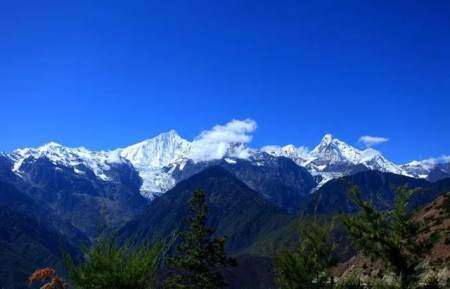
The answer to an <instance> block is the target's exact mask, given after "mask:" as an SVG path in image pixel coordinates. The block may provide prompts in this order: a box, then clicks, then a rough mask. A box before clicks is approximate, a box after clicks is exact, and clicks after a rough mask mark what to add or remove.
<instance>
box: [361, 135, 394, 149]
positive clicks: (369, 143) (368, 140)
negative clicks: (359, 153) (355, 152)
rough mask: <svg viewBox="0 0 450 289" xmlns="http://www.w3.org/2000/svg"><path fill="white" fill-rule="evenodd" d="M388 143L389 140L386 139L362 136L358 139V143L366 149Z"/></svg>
mask: <svg viewBox="0 0 450 289" xmlns="http://www.w3.org/2000/svg"><path fill="white" fill-rule="evenodd" d="M388 141H389V138H386V137H381V136H370V135H364V136H362V137H360V138H359V140H358V143H362V144H364V145H365V146H366V147H373V146H375V145H379V144H383V143H385V142H388Z"/></svg>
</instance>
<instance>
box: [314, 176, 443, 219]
mask: <svg viewBox="0 0 450 289" xmlns="http://www.w3.org/2000/svg"><path fill="white" fill-rule="evenodd" d="M352 186H357V187H358V188H359V189H360V191H361V193H362V196H363V198H364V199H367V200H370V201H371V202H373V204H374V205H375V206H376V207H378V208H382V209H383V208H389V207H390V206H391V205H392V204H393V201H394V198H395V194H396V189H397V188H398V187H400V186H407V187H409V188H411V189H415V188H420V189H421V190H420V191H419V192H418V193H416V194H415V195H414V196H413V198H412V200H411V204H412V206H414V207H418V206H421V205H423V204H425V203H427V202H430V201H431V200H433V199H435V198H436V197H437V196H438V195H439V194H442V193H445V192H447V191H449V190H450V181H447V180H442V181H439V182H436V183H430V182H428V181H426V180H424V179H415V178H410V177H405V176H401V175H395V174H391V173H382V172H378V171H365V172H361V173H357V174H355V175H351V176H346V177H342V178H339V179H335V180H331V181H329V182H328V183H326V184H324V185H323V186H322V187H321V188H320V189H318V190H317V191H316V192H315V193H314V194H312V195H311V197H310V198H311V200H310V201H309V207H308V210H307V212H308V213H313V212H315V213H318V214H327V215H330V214H334V213H338V212H347V213H352V212H355V211H356V207H355V206H354V205H353V204H352V202H351V201H350V200H349V198H348V191H349V189H350V188H351V187H352Z"/></svg>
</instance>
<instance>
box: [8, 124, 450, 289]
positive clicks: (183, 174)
mask: <svg viewBox="0 0 450 289" xmlns="http://www.w3.org/2000/svg"><path fill="white" fill-rule="evenodd" d="M204 150H206V151H204ZM449 163H450V162H449V160H448V159H446V158H441V159H440V160H439V161H436V160H424V161H414V162H411V163H408V164H403V165H398V164H395V163H393V162H391V161H389V160H387V159H386V158H385V157H384V156H383V155H382V154H381V153H380V152H378V151H376V150H374V149H371V148H368V149H365V150H360V149H357V148H355V147H353V146H351V145H348V144H346V143H345V142H343V141H341V140H339V139H337V138H335V137H333V136H332V135H330V134H327V135H325V136H324V137H323V139H322V140H321V141H320V143H319V144H318V145H317V146H316V147H315V148H314V149H313V150H311V151H308V150H306V149H304V148H303V147H297V146H294V145H287V146H266V147H263V148H260V149H251V148H247V147H246V146H245V144H244V143H240V142H238V141H237V142H235V143H231V144H227V145H222V144H220V143H219V144H217V143H211V142H206V143H205V142H203V141H201V140H198V139H195V140H193V141H188V140H185V139H183V138H181V137H180V136H179V135H178V134H177V133H176V132H175V131H169V132H167V133H163V134H160V135H159V136H157V137H155V138H152V139H149V140H145V141H143V142H140V143H137V144H135V145H132V146H129V147H125V148H119V149H114V150H110V151H91V150H88V149H86V148H83V147H78V148H69V147H65V146H62V145H60V144H57V143H54V142H51V143H48V144H45V145H43V146H40V147H37V148H23V149H17V150H15V151H13V152H11V153H8V154H6V153H0V215H1V216H3V218H0V245H1V247H2V248H3V251H2V250H0V276H1V277H2V278H0V287H1V288H8V289H18V288H26V284H25V283H24V280H25V279H26V277H27V273H28V272H29V271H31V270H32V269H33V268H36V266H44V265H51V266H56V267H57V268H60V267H61V264H62V263H61V254H60V250H59V249H58V248H60V247H61V248H63V249H64V250H65V251H68V252H70V253H71V254H73V255H75V256H80V255H81V252H80V251H79V249H78V248H79V247H80V244H89V243H90V242H91V241H92V240H94V239H95V238H96V237H97V236H98V235H99V234H101V233H102V232H105V231H107V232H110V231H114V232H116V233H117V235H118V236H119V237H120V238H121V239H122V240H131V241H133V242H135V243H140V242H148V241H151V240H164V239H167V238H170V237H171V236H173V235H174V234H176V232H177V231H178V230H180V229H183V222H181V221H182V219H183V218H184V217H185V215H186V207H187V203H188V201H189V199H190V196H191V193H192V191H194V190H196V189H203V190H204V191H205V192H206V201H207V203H208V206H209V208H210V210H209V215H208V216H209V218H208V222H209V224H210V225H211V226H213V227H214V228H216V232H217V234H218V235H220V236H222V235H226V236H227V246H226V250H227V252H228V253H230V254H232V255H235V256H236V257H237V258H238V259H239V260H241V261H242V263H243V264H246V265H245V267H242V266H241V267H238V268H236V270H234V271H230V272H227V274H228V275H229V276H232V277H230V278H232V280H230V283H231V284H239V285H236V286H235V287H232V288H252V289H253V288H255V287H254V285H252V284H255V283H254V282H255V280H253V279H248V278H247V279H245V278H246V277H245V276H247V275H248V274H247V273H248V272H258V274H257V275H258V276H259V277H258V278H260V279H259V280H256V281H257V282H259V284H260V285H261V286H259V287H256V288H272V287H270V284H271V283H270V282H273V278H272V277H273V276H272V275H273V272H271V271H270V270H271V265H270V262H271V261H270V260H271V259H270V256H271V255H272V254H274V253H275V252H276V251H277V250H279V249H280V248H285V247H289V246H290V245H291V244H293V242H294V241H295V240H296V229H295V226H296V219H297V217H298V215H299V214H313V213H316V214H323V215H328V216H329V215H333V214H336V213H340V212H348V213H352V212H354V211H355V207H354V206H353V205H352V204H351V202H350V201H349V200H348V198H347V191H348V189H349V188H350V187H351V186H354V185H357V186H358V187H359V188H360V189H361V192H362V195H363V197H364V198H365V199H369V200H371V201H372V202H373V203H374V204H375V205H376V206H377V207H380V208H387V207H389V206H390V205H391V204H392V202H393V200H394V198H395V189H396V188H397V187H399V186H409V187H410V188H421V189H422V192H421V193H420V194H417V195H416V196H415V197H414V199H413V200H412V201H413V202H412V205H413V206H415V207H418V206H421V205H423V204H425V203H427V202H430V201H432V200H433V199H434V198H436V197H438V196H439V195H441V194H443V193H446V192H449V191H450V173H449V172H450V167H449ZM56 247H58V248H57V249H55V248H56ZM271 276H272V277H271ZM242 284H248V287H245V286H244V287H243V285H242ZM264 284H266V285H267V286H266V285H264Z"/></svg>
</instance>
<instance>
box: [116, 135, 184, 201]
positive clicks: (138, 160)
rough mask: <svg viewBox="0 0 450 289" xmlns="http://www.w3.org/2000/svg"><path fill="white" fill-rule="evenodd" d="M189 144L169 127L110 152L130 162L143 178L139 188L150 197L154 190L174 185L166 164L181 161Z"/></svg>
mask: <svg viewBox="0 0 450 289" xmlns="http://www.w3.org/2000/svg"><path fill="white" fill-rule="evenodd" d="M191 148H192V144H191V142H189V141H187V140H185V139H183V138H181V137H180V136H179V135H178V134H177V133H176V132H175V131H174V130H171V131H169V132H167V133H162V134H160V135H158V136H156V137H154V138H151V139H148V140H145V141H143V142H140V143H137V144H135V145H132V146H129V147H126V148H123V149H117V150H115V151H112V152H111V153H110V154H117V155H119V156H120V157H123V158H125V159H127V160H129V161H130V162H131V163H132V164H133V166H134V167H135V169H136V170H137V171H138V173H139V175H140V176H141V178H142V180H143V183H142V187H141V192H142V193H143V194H144V195H145V196H147V197H150V198H151V197H153V194H154V193H161V192H165V191H167V190H169V189H171V188H172V187H173V186H174V185H175V179H174V178H173V177H172V175H171V174H170V169H169V167H170V166H171V165H172V166H173V165H174V164H178V163H181V162H183V160H184V159H185V158H186V157H187V156H188V155H189V154H190V151H191Z"/></svg>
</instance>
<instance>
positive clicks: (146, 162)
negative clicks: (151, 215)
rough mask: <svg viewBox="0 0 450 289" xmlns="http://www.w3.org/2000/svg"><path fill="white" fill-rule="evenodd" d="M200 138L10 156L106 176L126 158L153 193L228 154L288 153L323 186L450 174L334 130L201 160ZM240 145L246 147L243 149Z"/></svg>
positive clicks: (163, 137)
mask: <svg viewBox="0 0 450 289" xmlns="http://www.w3.org/2000/svg"><path fill="white" fill-rule="evenodd" d="M197 143H198V140H194V141H192V142H191V141H188V140H186V139H183V138H182V137H180V136H179V135H178V134H177V133H176V132H175V131H174V130H171V131H169V132H166V133H162V134H160V135H158V136H156V137H154V138H151V139H148V140H145V141H142V142H140V143H137V144H134V145H131V146H128V147H125V148H120V149H115V150H111V151H90V150H88V149H86V148H84V147H78V148H68V147H65V146H62V145H60V144H57V143H54V142H51V143H48V144H46V145H43V146H40V147H38V148H24V149H17V150H15V151H13V152H12V153H11V154H9V155H8V157H9V158H10V159H11V160H12V161H13V163H14V165H13V171H14V172H15V173H16V174H17V175H19V176H20V175H21V166H22V164H23V162H24V161H25V160H30V161H33V160H37V159H39V158H41V157H46V158H47V159H49V160H50V161H51V162H52V163H54V164H57V165H60V166H66V167H71V168H73V170H74V172H75V173H76V174H80V175H82V174H86V173H87V171H88V170H90V171H92V172H93V174H94V175H95V176H96V177H98V178H99V179H100V180H103V181H109V180H110V176H109V175H110V174H109V170H110V168H111V165H112V164H117V163H126V164H128V165H132V166H133V167H134V169H135V170H136V171H137V172H138V174H139V176H140V177H141V179H142V186H141V194H142V195H144V196H145V197H147V198H150V199H152V198H153V197H154V196H155V195H158V194H161V193H164V192H166V191H167V190H169V189H171V188H172V187H173V186H175V184H176V182H177V178H176V177H174V175H173V174H174V171H175V170H177V171H178V172H179V171H180V170H183V167H184V166H185V165H186V163H188V162H194V163H195V162H198V161H201V162H206V163H207V162H209V161H212V160H218V159H222V158H223V159H224V160H225V161H226V162H228V163H229V164H234V163H236V160H237V159H247V160H249V161H251V162H253V163H255V164H256V165H258V166H264V165H265V159H266V158H267V157H266V156H268V155H271V156H272V157H273V156H275V157H287V158H289V159H292V160H293V161H294V162H295V163H297V164H298V165H299V166H302V167H305V168H306V169H307V170H308V171H309V172H310V173H311V174H312V175H313V176H315V178H316V180H317V182H318V183H319V186H321V185H323V184H324V183H326V182H327V181H329V180H331V179H334V178H337V177H341V176H345V175H351V174H354V173H357V172H360V171H363V170H368V169H370V170H377V171H381V172H390V173H394V174H400V175H405V176H412V177H417V178H427V177H428V176H429V175H430V174H432V173H433V174H434V175H435V178H442V176H444V177H445V176H447V175H448V176H450V169H449V165H448V163H449V162H450V161H449V162H446V163H444V164H446V165H442V164H437V162H436V161H431V160H425V161H422V162H418V161H415V162H411V163H408V164H405V165H401V166H399V165H396V164H395V163H393V162H391V161H389V160H387V159H386V158H385V157H384V156H383V155H382V154H381V153H380V152H379V151H377V150H374V149H372V148H368V149H365V150H360V149H357V148H355V147H353V146H351V145H349V144H347V143H345V142H343V141H341V140H339V139H337V138H335V137H334V136H332V135H331V134H326V135H325V136H324V137H323V138H322V140H321V142H320V143H319V144H318V145H317V146H316V147H315V148H314V149H313V150H311V151H308V150H307V149H306V148H305V147H297V146H294V145H286V146H283V147H280V146H265V147H263V148H261V149H248V148H246V147H245V145H244V144H239V143H233V144H227V146H225V147H224V146H221V145H220V144H219V145H217V144H215V145H217V147H218V150H217V151H212V150H211V149H210V147H208V148H207V149H208V150H211V151H208V153H207V154H205V155H207V156H208V157H209V156H213V158H209V159H204V158H201V160H199V159H198V157H197V156H198V155H199V150H201V149H203V148H205V143H201V145H198V144H197ZM237 148H238V149H237ZM236 150H237V151H239V152H240V153H239V154H237V153H236V152H235V151H236ZM217 152H219V153H217ZM242 152H244V153H242ZM200 153H201V152H200ZM441 163H442V162H441ZM439 165H440V167H438V166H439ZM437 168H438V170H437Z"/></svg>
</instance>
